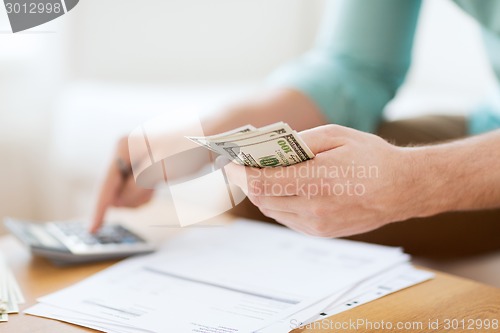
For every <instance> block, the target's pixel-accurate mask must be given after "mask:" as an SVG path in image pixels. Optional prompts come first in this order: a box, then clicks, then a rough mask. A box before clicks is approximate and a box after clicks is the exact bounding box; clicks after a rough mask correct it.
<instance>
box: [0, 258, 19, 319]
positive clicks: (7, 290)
mask: <svg viewBox="0 0 500 333" xmlns="http://www.w3.org/2000/svg"><path fill="white" fill-rule="evenodd" d="M21 303H24V297H23V294H22V293H21V289H20V288H19V285H18V284H17V281H16V279H15V278H14V274H13V273H12V271H11V270H10V269H9V267H8V266H7V262H6V261H5V258H4V256H3V255H2V253H0V322H6V321H8V320H9V314H11V313H18V312H19V304H21Z"/></svg>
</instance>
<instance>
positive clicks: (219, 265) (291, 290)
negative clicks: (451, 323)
mask: <svg viewBox="0 0 500 333" xmlns="http://www.w3.org/2000/svg"><path fill="white" fill-rule="evenodd" d="M408 260H409V257H408V256H407V255H405V254H404V253H402V251H401V250H400V249H398V248H391V247H384V246H377V245H370V244H365V243H359V242H352V241H345V240H331V239H328V240H327V239H318V238H312V237H307V236H304V235H300V234H298V233H296V232H294V231H291V230H288V229H285V228H282V227H278V226H273V225H267V224H262V223H258V222H254V221H248V220H240V221H238V222H236V223H234V224H231V225H229V226H224V227H222V226H221V227H213V228H199V229H191V230H186V231H185V232H184V233H182V234H180V235H179V236H178V237H176V238H174V239H171V240H169V241H168V242H167V243H166V244H165V245H164V246H163V247H162V248H161V250H160V251H159V252H157V253H155V254H151V255H146V256H140V257H134V258H131V259H127V260H124V261H122V262H120V263H118V264H116V265H114V266H112V267H111V268H109V269H106V270H104V271H102V272H100V273H98V274H96V275H94V276H92V277H90V278H88V279H86V280H84V281H82V282H80V283H78V284H76V285H73V286H71V287H69V288H66V289H63V290H61V291H59V292H56V293H53V294H51V295H48V296H44V297H42V298H40V299H39V302H40V303H39V304H38V305H36V306H34V307H32V308H30V309H28V310H27V311H26V313H28V314H32V315H37V316H42V317H48V318H53V319H58V320H62V321H67V322H71V323H75V324H77V325H81V326H86V327H90V328H93V329H96V330H101V331H105V332H123V333H132V332H172V331H175V332H179V333H182V332H186V333H187V332H198V333H234V332H288V331H290V330H291V329H292V328H293V327H291V325H290V322H291V321H292V320H293V322H294V323H297V322H298V323H308V322H311V321H314V320H317V319H322V318H324V317H326V316H328V315H333V314H336V313H339V312H341V311H345V310H348V309H349V308H351V307H354V306H356V305H359V304H362V303H366V302H369V301H372V300H374V299H376V298H379V297H382V296H384V295H386V294H388V293H390V292H394V291H396V290H400V289H402V288H406V287H408V286H411V285H413V284H416V283H419V282H422V281H424V280H427V279H429V278H431V274H429V273H427V272H423V271H419V270H416V269H415V268H413V267H412V266H411V265H410V264H408ZM348 304H350V305H348Z"/></svg>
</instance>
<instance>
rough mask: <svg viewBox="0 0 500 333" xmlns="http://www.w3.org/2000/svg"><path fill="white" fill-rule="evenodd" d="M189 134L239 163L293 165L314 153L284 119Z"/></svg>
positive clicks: (264, 165) (252, 165)
mask: <svg viewBox="0 0 500 333" xmlns="http://www.w3.org/2000/svg"><path fill="white" fill-rule="evenodd" d="M242 129H243V130H242ZM188 138H189V139H191V140H192V141H194V142H196V143H198V144H200V145H202V146H204V147H206V148H208V149H210V150H212V151H214V152H216V153H218V154H220V155H223V156H226V157H227V158H229V159H230V160H232V161H234V162H236V163H238V164H241V165H245V166H249V167H255V168H264V167H276V166H289V165H292V164H296V163H300V162H304V161H307V160H309V159H312V158H313V157H314V154H313V153H312V152H311V150H310V149H309V147H307V145H306V144H305V142H304V141H303V140H302V139H301V138H300V136H299V135H298V134H297V132H296V131H294V130H292V129H291V128H290V126H289V125H288V124H286V123H283V122H279V123H276V124H272V125H268V126H264V127H261V128H254V127H253V126H250V125H248V126H244V127H241V128H239V129H236V130H233V131H230V132H226V133H221V134H218V135H213V136H209V137H188Z"/></svg>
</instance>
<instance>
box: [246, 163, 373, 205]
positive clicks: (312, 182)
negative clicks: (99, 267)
mask: <svg viewBox="0 0 500 333" xmlns="http://www.w3.org/2000/svg"><path fill="white" fill-rule="evenodd" d="M379 176H380V172H379V168H378V166H376V165H364V164H358V163H356V162H355V161H351V162H350V163H348V164H339V165H324V164H318V163H316V161H315V160H311V161H308V163H301V164H297V165H294V166H292V167H287V168H279V169H273V168H263V169H257V170H256V171H253V172H252V173H249V174H248V185H249V192H250V193H251V194H252V195H256V196H262V195H265V196H288V195H297V196H302V197H307V198H308V199H311V198H312V197H315V196H363V195H365V194H366V192H367V188H366V180H368V179H378V178H379Z"/></svg>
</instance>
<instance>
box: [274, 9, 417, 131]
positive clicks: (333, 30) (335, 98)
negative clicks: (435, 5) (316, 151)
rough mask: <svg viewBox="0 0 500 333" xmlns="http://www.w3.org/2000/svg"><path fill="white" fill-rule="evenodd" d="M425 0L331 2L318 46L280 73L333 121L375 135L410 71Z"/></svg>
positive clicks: (281, 81) (281, 80) (277, 82)
mask: <svg viewBox="0 0 500 333" xmlns="http://www.w3.org/2000/svg"><path fill="white" fill-rule="evenodd" d="M420 5H421V1H420V0H404V1H402V0H377V1H372V0H368V1H366V0H337V1H329V2H328V3H327V7H326V13H325V18H324V20H323V22H322V25H321V27H320V31H319V34H318V37H317V40H316V42H315V46H314V47H313V49H312V50H310V51H309V52H308V53H306V54H305V55H303V56H302V57H301V58H299V59H297V60H295V61H293V62H291V63H289V64H286V65H284V66H282V67H281V68H279V69H278V70H276V71H275V72H274V73H273V74H272V75H271V76H270V78H269V83H270V84H271V85H272V86H280V87H287V88H293V89H297V90H299V91H301V92H303V93H304V94H306V95H307V96H308V97H309V98H311V99H312V100H313V101H314V102H315V103H316V105H317V106H318V107H319V108H320V110H321V111H322V112H323V113H324V114H325V116H326V117H327V119H328V120H329V121H330V122H332V123H337V124H340V125H344V126H349V127H353V128H356V129H359V130H363V131H368V132H373V131H374V130H375V129H376V126H377V125H378V123H379V121H380V119H381V118H382V112H383V109H384V107H385V105H386V104H387V103H388V102H389V101H390V100H391V99H392V98H393V97H394V95H395V93H396V90H397V89H398V87H399V86H400V85H401V83H402V82H403V80H404V77H405V75H406V72H407V70H408V68H409V65H410V61H411V51H412V45H413V38H414V34H415V28H416V24H417V19H418V14H419V11H420Z"/></svg>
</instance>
